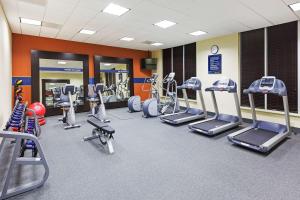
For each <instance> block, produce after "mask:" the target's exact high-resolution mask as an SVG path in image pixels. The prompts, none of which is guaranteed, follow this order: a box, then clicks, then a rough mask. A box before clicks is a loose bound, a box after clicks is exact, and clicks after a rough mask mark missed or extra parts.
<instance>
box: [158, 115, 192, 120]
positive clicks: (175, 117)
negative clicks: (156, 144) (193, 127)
mask: <svg viewBox="0 0 300 200" xmlns="http://www.w3.org/2000/svg"><path fill="white" fill-rule="evenodd" d="M191 116H195V115H193V114H191V113H181V114H176V115H169V116H163V117H161V118H162V119H165V120H169V121H176V120H178V119H182V118H186V117H191Z"/></svg>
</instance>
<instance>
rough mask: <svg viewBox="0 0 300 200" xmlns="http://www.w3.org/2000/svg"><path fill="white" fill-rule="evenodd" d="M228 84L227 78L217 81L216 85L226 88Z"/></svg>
mask: <svg viewBox="0 0 300 200" xmlns="http://www.w3.org/2000/svg"><path fill="white" fill-rule="evenodd" d="M228 85H229V79H222V80H220V81H219V83H218V85H217V87H218V88H226V87H228Z"/></svg>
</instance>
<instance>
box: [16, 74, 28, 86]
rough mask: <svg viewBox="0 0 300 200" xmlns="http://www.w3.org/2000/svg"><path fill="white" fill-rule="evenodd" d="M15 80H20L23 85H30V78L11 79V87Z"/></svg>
mask: <svg viewBox="0 0 300 200" xmlns="http://www.w3.org/2000/svg"><path fill="white" fill-rule="evenodd" d="M17 80H22V81H23V85H31V77H21V76H20V77H18V76H16V77H12V85H15V83H16V81H17Z"/></svg>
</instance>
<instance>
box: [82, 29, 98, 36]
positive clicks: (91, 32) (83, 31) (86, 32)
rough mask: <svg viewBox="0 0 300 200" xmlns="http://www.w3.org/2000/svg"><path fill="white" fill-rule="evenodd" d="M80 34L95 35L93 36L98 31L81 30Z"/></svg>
mask: <svg viewBox="0 0 300 200" xmlns="http://www.w3.org/2000/svg"><path fill="white" fill-rule="evenodd" d="M79 33H82V34H87V35H93V34H95V33H96V31H91V30H87V29H81V31H80V32H79Z"/></svg>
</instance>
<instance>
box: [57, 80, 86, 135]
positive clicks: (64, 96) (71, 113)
mask: <svg viewBox="0 0 300 200" xmlns="http://www.w3.org/2000/svg"><path fill="white" fill-rule="evenodd" d="M75 94H76V87H75V86H74V85H72V84H66V85H65V86H64V87H62V88H61V96H60V103H59V104H58V106H59V107H61V108H62V110H63V118H60V119H58V120H59V121H62V122H63V123H64V124H67V126H65V127H64V128H65V129H70V128H78V127H80V126H81V125H80V124H76V118H75V109H74V105H73V101H72V95H75Z"/></svg>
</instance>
